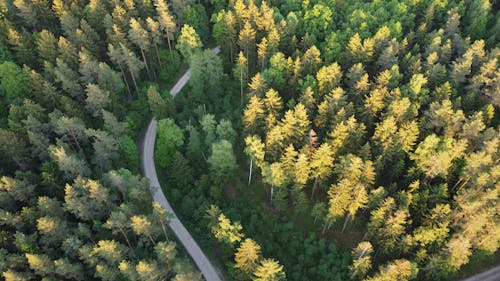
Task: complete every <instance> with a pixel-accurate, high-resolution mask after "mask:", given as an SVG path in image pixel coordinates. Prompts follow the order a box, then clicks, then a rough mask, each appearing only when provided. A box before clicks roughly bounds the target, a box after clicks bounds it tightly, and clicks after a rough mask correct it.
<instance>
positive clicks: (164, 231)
mask: <svg viewBox="0 0 500 281" xmlns="http://www.w3.org/2000/svg"><path fill="white" fill-rule="evenodd" d="M160 223H161V229H162V230H163V235H165V240H167V241H170V240H169V239H168V235H167V229H166V227H165V223H164V222H163V221H160Z"/></svg>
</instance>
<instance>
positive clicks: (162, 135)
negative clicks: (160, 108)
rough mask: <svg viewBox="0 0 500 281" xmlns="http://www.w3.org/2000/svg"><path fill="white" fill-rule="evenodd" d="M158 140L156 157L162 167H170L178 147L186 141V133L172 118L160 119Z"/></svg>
mask: <svg viewBox="0 0 500 281" xmlns="http://www.w3.org/2000/svg"><path fill="white" fill-rule="evenodd" d="M157 130H158V141H157V144H156V149H155V158H156V160H157V161H158V164H160V167H162V168H166V167H168V166H169V165H170V164H171V163H172V160H173V156H174V152H175V149H176V147H178V146H180V145H182V144H183V143H184V134H183V132H182V129H181V128H179V127H178V126H177V125H176V124H175V123H174V121H173V120H172V119H161V120H160V121H158V129H157Z"/></svg>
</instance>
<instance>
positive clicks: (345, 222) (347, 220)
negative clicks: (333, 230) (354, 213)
mask: <svg viewBox="0 0 500 281" xmlns="http://www.w3.org/2000/svg"><path fill="white" fill-rule="evenodd" d="M350 217H351V214H347V217H346V218H345V221H344V226H342V231H341V233H344V230H345V228H346V226H347V222H349V218H350Z"/></svg>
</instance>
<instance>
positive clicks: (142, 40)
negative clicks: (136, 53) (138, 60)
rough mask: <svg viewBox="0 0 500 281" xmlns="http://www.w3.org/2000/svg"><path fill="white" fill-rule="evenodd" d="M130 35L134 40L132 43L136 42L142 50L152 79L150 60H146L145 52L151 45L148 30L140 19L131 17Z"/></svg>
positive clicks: (131, 39) (143, 58)
mask: <svg viewBox="0 0 500 281" xmlns="http://www.w3.org/2000/svg"><path fill="white" fill-rule="evenodd" d="M128 37H129V38H130V41H132V43H134V44H135V45H136V46H137V47H139V49H140V50H141V55H142V61H143V62H144V65H145V67H146V71H147V72H148V77H149V79H152V78H151V73H150V71H149V67H148V62H147V60H146V54H145V53H144V52H145V50H148V49H149V47H150V46H151V42H150V40H149V37H150V36H149V33H148V31H147V30H146V29H144V28H143V27H142V25H141V23H140V22H139V21H137V20H136V19H135V18H131V19H130V29H129V31H128Z"/></svg>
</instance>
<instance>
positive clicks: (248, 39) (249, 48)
mask: <svg viewBox="0 0 500 281" xmlns="http://www.w3.org/2000/svg"><path fill="white" fill-rule="evenodd" d="M238 45H239V46H240V48H241V49H242V50H243V51H244V53H245V57H246V58H247V60H248V62H249V63H250V65H253V62H254V59H255V30H254V28H253V27H252V25H251V24H250V22H248V21H246V22H245V25H244V26H243V29H241V30H240V33H239V35H238ZM249 68H250V67H249Z"/></svg>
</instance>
